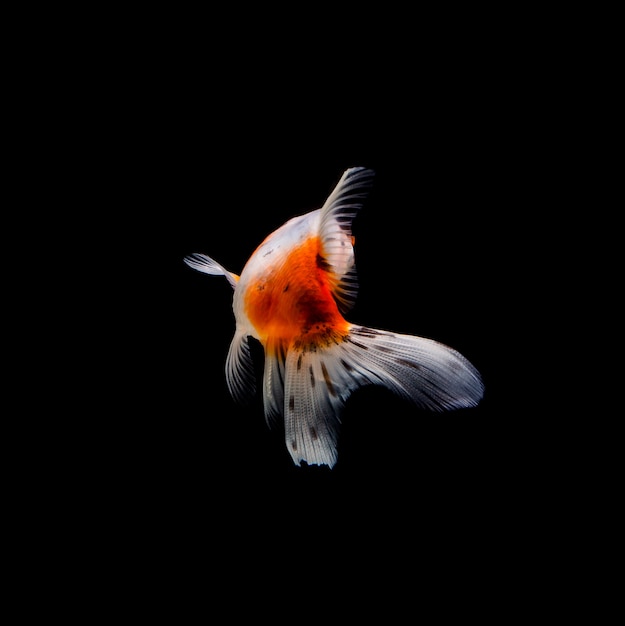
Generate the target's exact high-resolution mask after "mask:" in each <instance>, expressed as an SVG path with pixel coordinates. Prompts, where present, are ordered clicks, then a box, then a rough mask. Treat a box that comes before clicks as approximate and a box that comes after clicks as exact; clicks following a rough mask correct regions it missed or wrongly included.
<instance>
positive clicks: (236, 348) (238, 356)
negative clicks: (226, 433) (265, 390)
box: [226, 330, 256, 404]
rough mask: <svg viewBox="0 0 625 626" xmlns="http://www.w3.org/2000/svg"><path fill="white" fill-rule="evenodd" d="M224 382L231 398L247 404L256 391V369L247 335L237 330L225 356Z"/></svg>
mask: <svg viewBox="0 0 625 626" xmlns="http://www.w3.org/2000/svg"><path fill="white" fill-rule="evenodd" d="M226 383H227V384H228V390H229V391H230V395H231V396H232V398H233V399H234V400H235V401H236V402H238V403H239V404H247V403H249V402H250V401H251V399H252V398H253V397H254V395H255V393H256V371H255V369H254V362H253V360H252V353H251V350H250V344H249V337H248V336H247V334H246V333H244V332H242V331H239V330H237V332H236V333H235V335H234V337H233V338H232V342H231V343H230V349H229V350H228V356H227V357H226Z"/></svg>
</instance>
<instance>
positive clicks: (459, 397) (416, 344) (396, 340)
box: [343, 326, 484, 411]
mask: <svg viewBox="0 0 625 626" xmlns="http://www.w3.org/2000/svg"><path fill="white" fill-rule="evenodd" d="M343 357H344V359H345V363H346V364H347V365H348V366H349V367H351V368H352V373H353V375H354V378H355V379H356V380H358V381H360V382H361V384H363V383H364V384H366V383H373V384H382V385H384V386H386V387H388V388H389V389H391V390H392V391H394V392H395V393H397V394H399V395H400V396H402V397H403V398H405V399H406V400H409V401H410V402H412V403H414V404H416V405H417V406H419V407H421V408H426V409H429V410H433V411H448V410H452V409H461V408H468V407H473V406H476V405H477V404H478V402H479V401H480V400H481V399H482V396H483V395H484V385H483V383H482V380H481V377H480V374H479V372H478V371H477V369H476V368H475V367H474V366H473V365H472V364H471V363H470V362H469V361H468V360H467V359H465V357H463V356H462V355H461V354H460V353H459V352H457V351H456V350H454V349H453V348H450V347H449V346H446V345H444V344H442V343H439V342H437V341H434V340H432V339H425V338H424V337H416V336H414V335H400V334H396V333H391V332H388V331H381V330H375V329H373V328H366V327H363V326H352V328H351V330H350V333H349V337H348V339H347V341H346V342H345V343H344V344H343Z"/></svg>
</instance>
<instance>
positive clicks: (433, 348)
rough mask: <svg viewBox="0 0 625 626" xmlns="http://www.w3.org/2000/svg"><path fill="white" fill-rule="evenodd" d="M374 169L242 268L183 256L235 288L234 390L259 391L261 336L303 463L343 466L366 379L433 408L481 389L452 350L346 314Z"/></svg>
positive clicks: (267, 374)
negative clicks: (340, 448) (349, 420)
mask: <svg viewBox="0 0 625 626" xmlns="http://www.w3.org/2000/svg"><path fill="white" fill-rule="evenodd" d="M373 175H374V173H373V171H372V170H370V169H366V168H363V167H353V168H350V169H348V170H346V171H345V172H344V173H343V176H342V177H341V179H340V180H339V182H338V183H337V185H336V187H335V189H334V190H333V191H332V193H331V194H330V196H329V197H328V199H327V200H326V202H325V204H324V205H323V206H322V207H321V208H320V209H317V210H315V211H311V212H310V213H306V214H305V215H300V216H299V217H294V218H292V219H290V220H289V221H287V222H286V223H285V224H283V225H282V226H281V227H280V228H278V229H277V230H276V231H275V232H273V233H272V234H270V235H269V236H268V237H267V238H266V239H265V240H264V241H263V242H262V243H261V244H260V246H259V247H258V248H257V249H256V251H255V252H254V253H253V254H252V256H251V257H250V259H249V260H248V261H247V263H246V265H245V267H244V268H243V271H242V272H241V275H240V276H238V275H237V274H234V273H232V272H230V271H228V270H227V269H225V268H224V267H223V266H221V265H220V264H219V263H217V262H216V261H214V260H213V259H211V258H210V257H208V256H206V255H204V254H192V255H190V256H187V257H185V258H184V261H185V262H186V263H187V264H188V265H190V266H191V267H192V268H194V269H196V270H198V271H200V272H204V273H205V274H213V275H215V274H216V275H223V276H225V277H226V279H227V280H228V282H229V283H230V284H231V285H232V288H233V289H234V297H233V305H232V307H233V310H234V316H235V319H236V330H235V333H234V338H233V339H232V343H231V345H230V349H229V351H228V356H227V358H226V381H227V384H228V388H229V390H230V393H231V395H232V397H233V398H234V400H236V401H240V402H245V401H247V400H249V399H250V397H252V396H253V394H254V393H255V390H256V380H255V378H256V377H255V370H254V367H253V363H252V356H251V350H250V345H249V337H254V338H255V339H257V340H258V341H259V342H260V343H261V344H262V346H263V348H264V354H265V364H264V375H263V382H262V385H263V402H264V411H265V418H266V420H267V424H268V425H269V426H270V427H271V426H272V425H274V424H275V423H276V419H277V418H283V419H284V434H285V441H286V446H287V449H288V451H289V452H290V454H291V457H292V458H293V461H294V463H295V464H296V465H300V463H301V462H302V461H304V462H306V463H307V464H308V465H328V466H329V467H333V466H334V464H335V463H336V461H337V442H338V434H339V426H340V416H341V411H342V409H343V407H344V406H345V403H346V401H347V399H348V397H349V395H350V394H351V393H352V392H353V391H354V390H355V389H357V388H358V387H361V386H363V385H371V384H374V385H384V386H386V387H388V388H389V389H391V390H392V391H394V392H396V393H397V394H399V395H400V396H401V397H403V398H405V399H406V400H409V401H411V402H413V403H414V404H415V405H417V406H418V407H420V408H425V409H430V410H435V411H443V410H451V409H459V408H466V407H473V406H475V405H477V404H478V402H479V401H480V399H481V398H482V396H483V393H484V386H483V384H482V380H481V377H480V374H479V372H478V371H477V370H476V368H475V367H474V366H473V365H472V364H471V363H470V362H469V361H467V359H465V358H464V357H463V356H462V355H461V354H459V353H458V352H457V351H455V350H453V349H452V348H450V347H448V346H445V345H443V344H441V343H438V342H436V341H433V340H432V339H425V338H423V337H416V336H412V335H404V334H397V333H393V332H388V331H385V330H377V329H373V328H367V327H365V326H359V325H356V324H351V323H350V322H348V321H347V320H346V319H345V318H344V317H343V315H344V314H345V313H346V312H347V311H349V309H350V308H351V307H352V305H353V303H354V300H355V298H356V292H357V287H358V283H357V278H356V270H355V265H354V249H353V243H354V238H353V236H352V228H351V225H352V220H353V218H354V217H355V215H356V213H357V212H358V210H359V209H360V208H361V206H362V203H363V199H364V198H365V197H366V193H367V191H368V190H369V189H370V188H371V184H372V179H373Z"/></svg>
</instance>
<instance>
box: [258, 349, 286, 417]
mask: <svg viewBox="0 0 625 626" xmlns="http://www.w3.org/2000/svg"><path fill="white" fill-rule="evenodd" d="M285 353H286V350H285V349H284V347H283V346H282V344H281V343H279V342H269V343H268V344H267V346H266V347H265V370H264V374H263V405H264V408H265V420H266V421H267V424H268V425H269V426H275V424H276V420H277V418H282V415H283V413H284V362H285V358H286V354H285Z"/></svg>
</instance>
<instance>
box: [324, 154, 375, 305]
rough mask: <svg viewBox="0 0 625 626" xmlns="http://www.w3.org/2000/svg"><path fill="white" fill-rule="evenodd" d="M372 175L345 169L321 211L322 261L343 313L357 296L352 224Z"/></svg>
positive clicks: (361, 168)
mask: <svg viewBox="0 0 625 626" xmlns="http://www.w3.org/2000/svg"><path fill="white" fill-rule="evenodd" d="M373 176H374V172H373V170H370V169H366V168H364V167H352V168H350V169H348V170H345V172H344V173H343V176H341V179H340V180H339V182H338V183H337V185H336V187H335V188H334V191H333V192H332V193H331V194H330V195H329V196H328V199H327V200H326V201H325V204H324V205H323V207H322V208H321V218H320V220H321V221H320V238H321V247H322V251H323V253H322V254H323V260H324V261H325V263H326V264H327V267H328V271H329V274H330V283H331V287H332V290H333V294H334V297H335V299H336V301H337V304H338V306H339V309H340V310H341V312H342V313H346V312H347V311H349V309H351V308H352V306H353V305H354V301H355V300H356V295H357V293H358V277H357V275H356V267H355V265H354V247H353V243H352V221H353V219H354V216H355V215H356V213H357V212H358V210H359V209H360V208H361V207H362V204H363V199H364V198H365V197H366V195H367V192H368V191H369V189H370V188H371V185H372V182H373Z"/></svg>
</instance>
